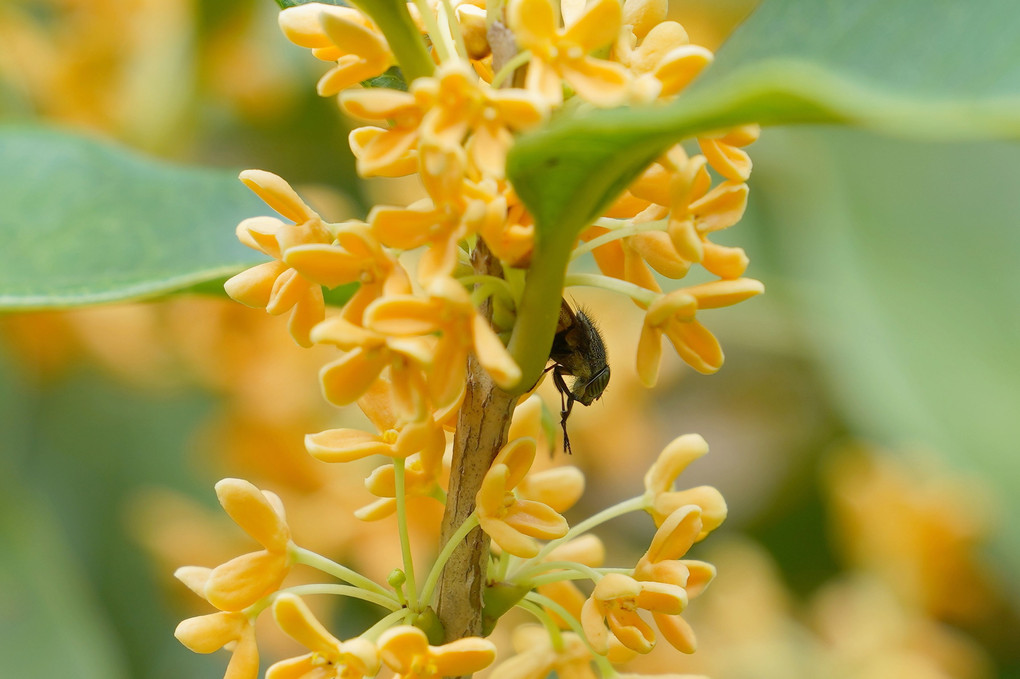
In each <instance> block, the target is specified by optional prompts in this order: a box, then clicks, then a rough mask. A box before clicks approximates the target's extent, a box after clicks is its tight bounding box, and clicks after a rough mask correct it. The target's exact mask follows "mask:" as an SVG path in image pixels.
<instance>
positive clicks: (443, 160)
mask: <svg viewBox="0 0 1020 679" xmlns="http://www.w3.org/2000/svg"><path fill="white" fill-rule="evenodd" d="M418 157H419V161H420V165H421V169H420V175H421V179H422V184H423V185H424V187H425V191H426V193H427V194H428V197H427V198H423V199H421V200H419V201H416V202H415V203H412V204H411V205H409V206H408V207H406V208H401V207H389V206H377V207H375V208H373V209H372V211H371V212H370V213H369V215H368V221H369V223H370V224H371V226H372V233H373V234H374V235H375V236H376V238H378V240H379V242H380V243H382V244H384V245H386V246H388V247H392V248H398V249H401V250H413V249H416V248H420V247H423V246H428V249H427V250H426V251H425V253H424V254H423V255H422V257H421V259H420V260H419V262H418V280H419V281H421V282H422V283H423V284H426V285H427V284H428V283H429V282H430V281H432V280H434V279H436V278H438V277H440V276H449V275H450V274H451V273H452V272H453V268H454V266H455V265H456V264H457V253H458V247H459V244H460V242H461V241H462V240H464V239H465V238H467V237H468V236H470V235H473V234H475V233H477V232H479V231H491V230H492V229H494V228H498V227H499V225H501V224H502V223H503V221H504V219H505V216H506V201H505V199H504V198H503V196H502V194H501V192H500V191H499V187H498V186H497V184H496V183H495V181H493V180H482V181H480V182H474V181H471V180H470V179H468V177H467V171H468V168H467V156H466V154H465V152H464V150H463V149H462V148H461V147H460V146H458V145H452V144H443V143H440V144H431V143H429V144H427V145H423V146H421V147H419V149H418Z"/></svg>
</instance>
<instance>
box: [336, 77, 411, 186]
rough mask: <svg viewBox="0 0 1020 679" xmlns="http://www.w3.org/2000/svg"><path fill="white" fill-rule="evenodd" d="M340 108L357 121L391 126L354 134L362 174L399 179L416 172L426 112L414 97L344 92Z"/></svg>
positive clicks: (370, 91)
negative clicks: (421, 128) (376, 122)
mask: <svg viewBox="0 0 1020 679" xmlns="http://www.w3.org/2000/svg"><path fill="white" fill-rule="evenodd" d="M340 108H341V109H342V110H343V111H344V112H345V113H347V114H348V115H350V116H352V117H354V118H356V119H361V120H369V121H378V122H388V123H389V127H385V128H384V127H378V126H367V127H359V128H356V129H354V130H353V131H352V132H351V134H350V143H351V151H352V152H353V153H354V157H355V158H356V161H357V163H356V166H357V169H358V174H359V175H361V176H362V177H375V176H381V177H400V176H403V175H407V174H411V173H412V172H415V171H417V169H418V161H417V155H416V150H417V145H418V128H419V127H420V126H421V121H422V117H423V116H424V115H425V111H423V110H422V108H421V106H420V105H419V103H418V101H417V100H416V99H415V97H414V95H413V94H411V93H410V92H401V91H399V90H390V89H385V88H381V87H373V88H366V89H360V90H359V89H352V90H345V91H343V92H341V93H340Z"/></svg>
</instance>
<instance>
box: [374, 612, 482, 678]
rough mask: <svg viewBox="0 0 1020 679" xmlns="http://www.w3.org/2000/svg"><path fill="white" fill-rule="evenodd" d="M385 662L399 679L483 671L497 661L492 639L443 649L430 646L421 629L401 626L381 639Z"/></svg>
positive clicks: (453, 643) (460, 642)
mask: <svg viewBox="0 0 1020 679" xmlns="http://www.w3.org/2000/svg"><path fill="white" fill-rule="evenodd" d="M379 650H380V652H381V653H382V661H383V662H384V663H385V664H386V666H387V667H389V668H390V669H391V670H393V671H394V673H396V676H397V677H399V679H439V677H458V676H463V675H468V674H472V673H474V672H479V671H481V670H483V669H485V668H486V667H488V666H489V665H491V664H492V661H493V660H494V659H495V658H496V646H495V644H493V643H492V642H491V641H489V640H488V639H482V638H479V637H464V638H463V639H457V640H455V641H451V642H450V643H448V644H443V645H442V646H430V645H429V642H428V637H426V636H425V633H424V632H422V631H421V630H420V629H418V628H417V627H411V626H410V625H401V626H399V627H393V628H391V629H388V630H386V631H385V632H383V634H382V636H380V637H379Z"/></svg>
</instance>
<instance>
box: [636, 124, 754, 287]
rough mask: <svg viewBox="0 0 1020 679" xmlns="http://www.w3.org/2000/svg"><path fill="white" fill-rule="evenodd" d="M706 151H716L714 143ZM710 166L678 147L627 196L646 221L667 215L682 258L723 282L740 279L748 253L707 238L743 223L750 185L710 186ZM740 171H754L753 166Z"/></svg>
mask: <svg viewBox="0 0 1020 679" xmlns="http://www.w3.org/2000/svg"><path fill="white" fill-rule="evenodd" d="M734 135H737V133H736V132H735V133H734ZM744 140H747V138H746V137H745V138H744ZM742 141H743V140H742ZM750 141H753V139H752V140H747V143H750ZM706 147H708V148H712V147H711V145H710V143H706ZM720 148H721V147H720ZM733 148H735V147H733ZM732 160H733V162H734V163H736V162H737V161H736V160H735V159H732ZM724 161H725V159H721V158H717V159H716V162H718V163H720V164H722V163H723V162H724ZM707 165H708V160H707V158H706V157H705V156H701V155H698V156H693V157H689V156H688V155H687V153H686V152H685V151H684V149H683V147H681V146H679V145H678V146H674V147H673V148H671V149H670V150H669V151H667V152H666V153H665V154H664V155H663V156H662V157H661V158H659V160H658V161H657V162H655V163H653V164H652V165H651V166H649V167H648V169H646V170H645V171H644V173H642V175H641V176H640V177H639V178H638V179H637V180H635V181H634V182H633V183H632V184H631V186H630V188H629V196H630V198H632V199H636V200H633V201H632V204H633V205H634V207H633V208H631V209H637V210H643V211H644V217H645V219H646V220H648V219H661V218H667V217H668V224H667V227H666V233H667V234H669V238H670V240H671V241H672V243H673V247H674V249H675V251H676V254H677V256H679V257H680V258H681V259H683V260H685V261H687V262H689V263H691V264H694V263H700V264H701V265H702V266H704V267H705V269H707V270H708V271H710V272H711V273H714V274H715V275H717V276H719V277H720V278H739V277H740V276H741V275H743V273H744V270H745V269H746V268H747V264H748V260H747V256H746V255H745V254H744V251H743V250H742V249H741V248H734V247H725V246H721V245H716V244H714V243H712V242H711V241H709V240H708V235H709V234H711V233H714V232H716V231H720V230H722V229H725V228H728V227H730V226H733V225H734V224H736V223H737V222H738V221H740V219H741V217H742V216H743V214H744V210H745V209H746V207H747V195H748V188H747V184H745V183H743V182H741V181H734V180H731V179H727V180H726V181H723V182H722V183H720V184H718V185H717V186H716V187H714V188H712V179H711V177H710V176H709V174H708V169H707ZM729 170H733V172H736V170H735V169H734V168H730V169H729ZM729 170H728V171H729ZM742 171H747V172H750V166H749V165H747V166H746V167H744V168H743V170H742ZM733 172H731V174H732V173H733ZM656 206H657V207H656Z"/></svg>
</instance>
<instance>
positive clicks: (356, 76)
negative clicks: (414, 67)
mask: <svg viewBox="0 0 1020 679" xmlns="http://www.w3.org/2000/svg"><path fill="white" fill-rule="evenodd" d="M279 21H280V28H281V29H282V30H283V34H284V35H286V36H287V39H288V40H290V41H291V42H293V43H294V44H295V45H300V46H301V47H310V48H312V54H313V55H315V57H316V58H318V59H322V60H323V61H335V62H336V66H334V67H333V68H332V69H331V70H330V71H329V72H328V73H326V75H324V76H322V78H321V79H320V80H319V84H318V88H317V89H318V91H319V94H320V95H321V96H323V97H328V96H331V95H334V94H336V93H337V92H339V91H341V90H344V89H347V88H348V87H351V86H353V85H357V84H358V83H360V82H362V81H363V80H368V79H370V78H374V77H376V76H378V75H382V74H383V73H384V72H385V71H386V69H388V68H389V67H390V66H392V65H393V64H394V60H393V55H392V54H391V53H390V48H389V45H387V44H386V38H384V37H383V35H382V34H381V33H380V32H379V30H378V29H377V28H376V27H375V25H374V24H373V23H372V22H371V21H369V19H368V18H367V17H366V16H365V15H363V14H362V13H361V12H359V11H358V10H356V9H354V8H352V7H335V6H332V5H325V4H321V3H308V4H306V5H297V6H295V7H288V8H286V9H284V10H283V11H282V12H280V17H279Z"/></svg>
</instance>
